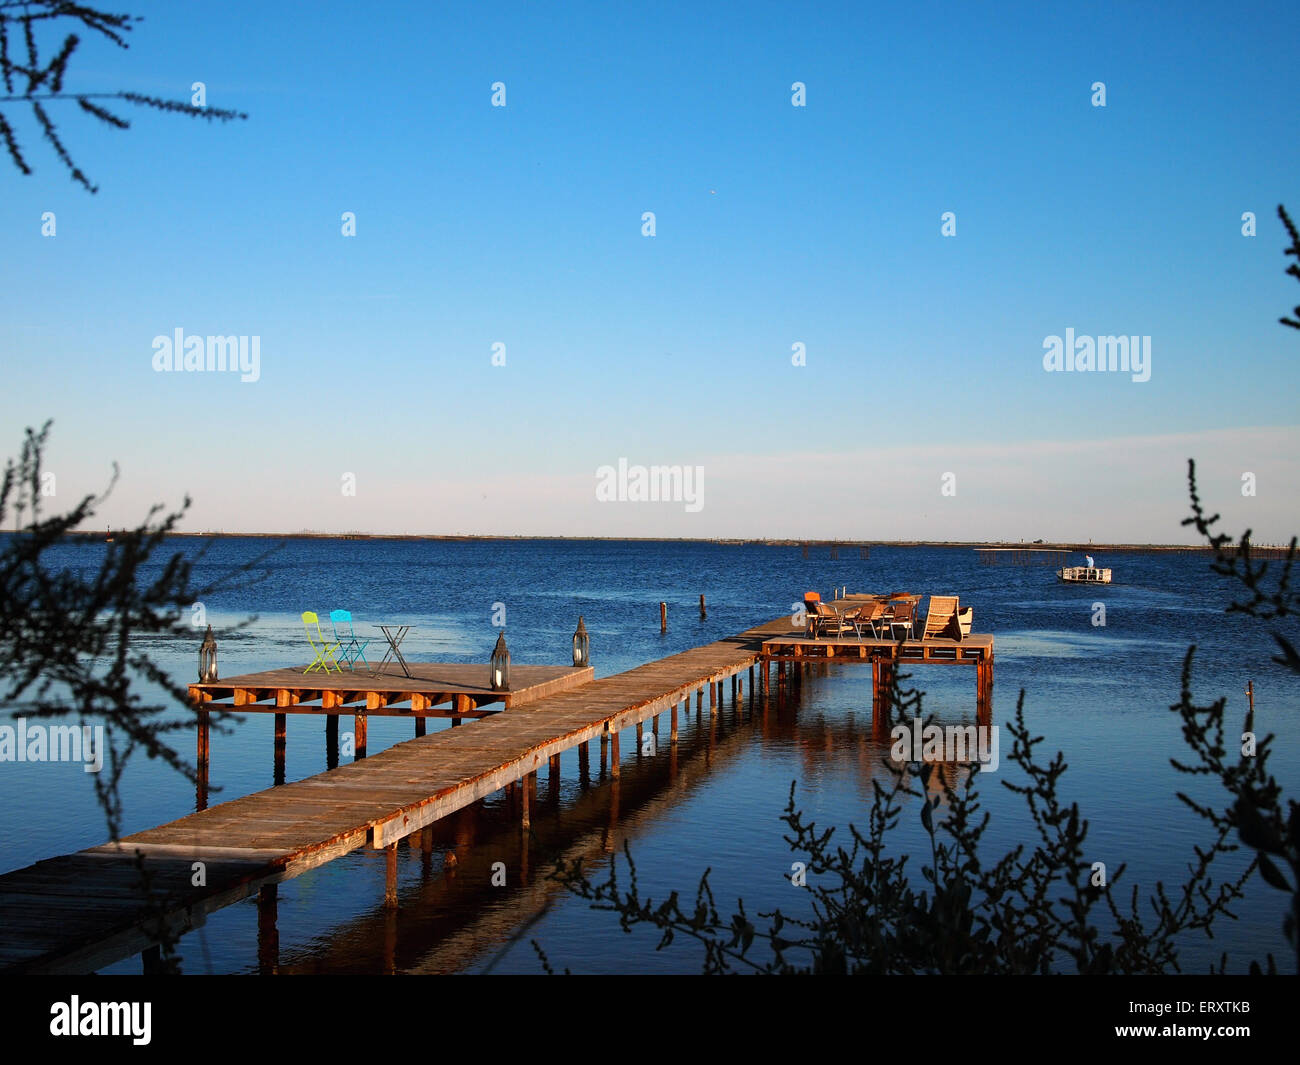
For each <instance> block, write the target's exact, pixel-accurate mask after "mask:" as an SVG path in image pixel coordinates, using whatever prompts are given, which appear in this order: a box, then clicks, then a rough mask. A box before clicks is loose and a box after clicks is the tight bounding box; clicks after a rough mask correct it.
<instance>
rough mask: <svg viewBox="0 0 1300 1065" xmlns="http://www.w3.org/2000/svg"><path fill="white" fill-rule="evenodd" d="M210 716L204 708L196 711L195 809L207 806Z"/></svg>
mask: <svg viewBox="0 0 1300 1065" xmlns="http://www.w3.org/2000/svg"><path fill="white" fill-rule="evenodd" d="M210 716H211V715H210V714H209V713H208V711H206V710H200V711H199V713H198V740H197V745H198V750H197V752H196V756H195V768H196V769H197V773H196V780H195V787H194V808H195V809H196V810H206V809H207V808H208V758H209V757H210V755H211V746H210V744H211V736H210V728H211V724H210V721H209V718H210Z"/></svg>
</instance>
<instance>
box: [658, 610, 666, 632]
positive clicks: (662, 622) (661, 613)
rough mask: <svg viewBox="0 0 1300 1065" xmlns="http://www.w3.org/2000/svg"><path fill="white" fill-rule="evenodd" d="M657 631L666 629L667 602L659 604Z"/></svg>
mask: <svg viewBox="0 0 1300 1065" xmlns="http://www.w3.org/2000/svg"><path fill="white" fill-rule="evenodd" d="M659 631H660V632H667V631H668V604H667V603H660V604H659Z"/></svg>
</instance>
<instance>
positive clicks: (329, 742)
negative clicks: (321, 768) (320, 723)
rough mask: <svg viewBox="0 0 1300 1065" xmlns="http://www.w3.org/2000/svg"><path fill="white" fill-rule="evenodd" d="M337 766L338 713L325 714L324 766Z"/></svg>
mask: <svg viewBox="0 0 1300 1065" xmlns="http://www.w3.org/2000/svg"><path fill="white" fill-rule="evenodd" d="M338 767H339V715H338V714H327V715H326V717H325V768H326V769H337V768H338Z"/></svg>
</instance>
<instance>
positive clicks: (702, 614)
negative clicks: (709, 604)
mask: <svg viewBox="0 0 1300 1065" xmlns="http://www.w3.org/2000/svg"><path fill="white" fill-rule="evenodd" d="M700 620H701V621H708V620H709V612H708V610H707V609H706V608H705V606H704V595H703V593H701V595H700Z"/></svg>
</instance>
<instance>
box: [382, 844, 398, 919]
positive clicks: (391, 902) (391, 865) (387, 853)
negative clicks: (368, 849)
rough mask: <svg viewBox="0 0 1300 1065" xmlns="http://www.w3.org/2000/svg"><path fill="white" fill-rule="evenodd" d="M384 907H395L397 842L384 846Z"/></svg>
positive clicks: (387, 908)
mask: <svg viewBox="0 0 1300 1065" xmlns="http://www.w3.org/2000/svg"><path fill="white" fill-rule="evenodd" d="M384 909H386V910H395V909H397V844H396V843H390V844H389V845H388V846H387V847H385V848H384Z"/></svg>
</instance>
